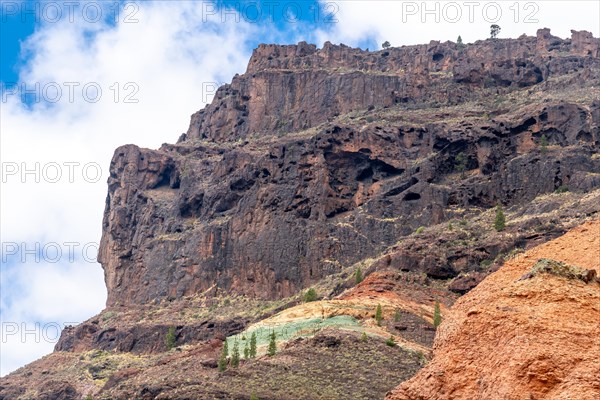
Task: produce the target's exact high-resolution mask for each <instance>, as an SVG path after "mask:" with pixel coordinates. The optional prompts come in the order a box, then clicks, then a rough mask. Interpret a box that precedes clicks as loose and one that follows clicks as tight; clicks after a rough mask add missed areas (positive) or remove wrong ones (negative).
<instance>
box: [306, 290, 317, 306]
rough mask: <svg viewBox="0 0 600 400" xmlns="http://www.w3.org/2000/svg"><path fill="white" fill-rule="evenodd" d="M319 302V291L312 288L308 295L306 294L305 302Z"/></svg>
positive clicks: (307, 292)
mask: <svg viewBox="0 0 600 400" xmlns="http://www.w3.org/2000/svg"><path fill="white" fill-rule="evenodd" d="M316 300H317V291H316V290H315V289H313V288H310V289H308V290H307V291H306V293H305V294H304V302H305V303H310V302H311V301H316Z"/></svg>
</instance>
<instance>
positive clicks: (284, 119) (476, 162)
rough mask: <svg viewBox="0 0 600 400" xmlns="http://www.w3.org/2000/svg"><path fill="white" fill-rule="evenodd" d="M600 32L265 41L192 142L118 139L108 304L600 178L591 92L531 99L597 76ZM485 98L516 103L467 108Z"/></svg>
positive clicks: (265, 282)
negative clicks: (398, 41)
mask: <svg viewBox="0 0 600 400" xmlns="http://www.w3.org/2000/svg"><path fill="white" fill-rule="evenodd" d="M599 43H600V41H599V40H597V39H593V38H590V37H589V36H588V35H585V34H582V33H578V32H575V33H574V36H573V39H572V40H562V39H559V38H555V37H553V36H551V35H550V34H549V31H545V30H541V31H540V32H539V33H538V37H537V38H535V37H522V38H519V39H516V40H489V41H485V42H478V43H476V44H474V45H469V46H467V47H466V48H464V49H458V48H456V46H455V45H454V44H451V43H444V44H440V43H435V42H432V43H431V44H430V45H423V46H411V47H405V48H398V49H389V50H386V51H384V52H375V53H369V52H363V51H361V50H357V49H351V48H348V47H345V46H333V45H330V44H326V45H325V47H324V48H323V49H321V50H317V49H316V48H315V47H314V46H310V45H307V44H299V45H297V46H261V47H259V48H258V49H257V50H256V51H255V53H254V55H253V57H252V59H251V60H250V64H249V67H248V71H247V73H246V74H244V75H242V76H236V77H235V78H234V80H233V82H232V84H231V85H225V86H224V87H222V88H221V89H220V90H219V92H218V93H217V95H216V97H215V99H214V101H213V103H212V104H211V105H209V106H208V107H206V108H205V109H204V110H202V111H200V112H199V113H197V114H195V115H194V116H193V117H192V122H191V125H190V129H189V131H188V133H187V135H185V136H184V137H183V138H182V139H181V140H180V143H178V144H176V145H163V147H162V148H161V149H160V150H146V149H140V148H138V147H136V146H132V145H129V146H124V147H121V148H119V149H117V151H116V152H115V155H114V158H113V160H112V163H111V169H110V170H111V174H110V178H109V182H108V185H109V192H108V197H107V203H106V211H105V216H104V222H103V236H102V241H101V246H100V247H101V248H100V254H99V260H100V262H101V263H102V265H103V267H104V270H105V276H106V283H107V286H108V304H109V305H118V304H121V305H126V304H142V303H146V302H151V301H154V300H155V299H157V298H164V297H170V298H180V297H182V296H185V295H191V294H194V293H199V292H205V291H207V290H213V291H215V292H217V293H219V291H221V292H224V291H226V292H228V293H238V294H247V295H250V296H255V297H262V298H279V297H284V296H289V295H291V294H293V293H295V292H296V291H298V290H299V289H302V288H304V287H307V286H309V285H310V284H311V283H312V282H316V281H318V280H319V279H321V278H323V277H324V276H327V275H330V274H333V273H336V272H338V271H339V270H340V268H341V267H342V266H348V265H351V264H352V263H354V262H357V261H359V260H362V259H365V258H368V257H374V256H376V255H378V254H379V253H380V252H381V251H382V250H384V249H385V248H387V247H388V246H390V245H393V244H394V243H396V242H397V241H398V240H399V239H400V238H402V237H403V236H405V235H407V234H410V233H412V232H414V231H415V230H416V229H417V228H418V227H419V226H428V225H431V224H436V223H441V222H443V221H445V220H446V219H448V218H450V217H455V216H457V215H458V216H459V215H461V211H460V210H461V209H465V208H479V209H481V210H485V209H488V208H490V207H493V206H495V205H496V204H497V203H503V204H505V205H507V206H511V205H515V204H524V203H526V202H528V201H530V200H532V199H534V198H535V197H536V196H538V195H540V194H544V193H551V192H553V191H555V190H557V189H559V188H561V187H568V188H569V190H571V191H589V190H592V189H594V188H597V187H599V185H600V179H598V174H597V172H598V171H600V159H599V158H598V157H597V155H596V151H597V146H598V145H600V133H599V128H598V124H599V120H600V103H599V102H598V101H597V98H598V96H597V93H596V95H594V94H593V93H592V94H591V95H590V96H589V97H590V99H589V100H588V99H587V98H577V99H571V98H569V100H564V99H562V97H564V96H558V97H547V98H546V99H544V100H543V101H542V100H534V97H535V96H538V97H536V99H538V98H539V99H541V97H540V93H541V92H542V91H548V92H551V91H554V92H557V93H559V92H560V91H561V90H564V89H563V86H564V85H570V86H569V87H570V88H571V90H588V89H589V88H588V87H585V88H583V89H582V85H583V83H582V82H598V84H600V73H599V72H598V71H599V69H598V68H599V66H600V62H599V59H598V51H597V48H598V46H599ZM584 78H585V79H587V80H584ZM565 82H566V83H565ZM595 87H596V88H597V87H598V85H596V86H595ZM523 88H526V89H523ZM592 89H593V87H592ZM592 89H590V90H592ZM593 90H596V91H597V89H593ZM521 95H522V96H525V97H527V96H531V97H532V100H531V101H524V100H519V97H518V96H521ZM490 96H508V97H507V98H510V96H517V97H512V98H511V99H517V100H518V101H520V102H521V105H520V106H518V107H510V101H509V102H508V104H509V107H501V106H497V107H495V108H494V110H480V111H477V107H472V106H468V104H472V102H473V101H474V100H477V99H479V100H481V101H485V100H486V98H487V97H490ZM594 99H595V100H594ZM511 101H513V100H511ZM515 101H516V100H515ZM463 104H464V105H463ZM440 105H444V107H446V108H440ZM353 110H362V111H353ZM488 113H489V114H488ZM301 130H304V131H301ZM292 131H301V132H296V133H293V134H283V133H285V132H292ZM542 136H544V137H545V138H546V139H547V141H548V144H549V147H548V149H546V148H543V149H541V148H540V142H541V140H542V139H541V138H542ZM461 158H462V159H463V160H464V173H463V176H462V177H461V176H459V175H460V174H458V173H457V171H458V170H459V169H460V168H458V167H457V166H458V164H460V163H459V161H458V160H460V159H461ZM422 267H423V268H422V269H423V270H427V268H430V269H431V268H432V267H431V266H429V265H425V264H424V265H423V266H422ZM429 272H430V276H432V277H435V278H440V279H446V278H449V277H453V276H456V271H455V270H454V269H453V267H452V266H449V267H448V268H445V269H444V268H441V269H436V271H429Z"/></svg>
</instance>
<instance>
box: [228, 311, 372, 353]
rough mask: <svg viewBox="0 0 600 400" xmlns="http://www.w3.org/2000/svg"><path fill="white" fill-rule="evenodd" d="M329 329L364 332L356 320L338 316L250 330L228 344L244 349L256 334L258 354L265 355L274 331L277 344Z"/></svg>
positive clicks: (230, 340)
mask: <svg viewBox="0 0 600 400" xmlns="http://www.w3.org/2000/svg"><path fill="white" fill-rule="evenodd" d="M328 327H336V328H339V329H346V330H353V331H362V327H361V325H360V323H359V322H358V321H357V320H356V318H354V317H351V316H348V315H337V316H335V317H331V318H325V319H322V318H312V319H300V320H296V321H292V322H288V323H285V324H279V325H272V326H261V327H257V328H254V329H252V328H250V329H248V330H246V331H244V332H242V333H240V334H238V335H234V336H229V337H228V338H227V342H228V344H229V346H233V344H234V342H235V341H236V340H238V342H239V343H240V347H241V348H243V347H244V344H245V342H246V341H247V342H248V343H250V337H251V335H252V333H255V334H256V346H257V348H258V353H259V354H264V353H265V352H266V348H267V346H268V345H269V339H270V335H271V333H272V332H273V331H274V332H275V336H276V338H277V342H287V341H289V340H292V339H296V338H299V337H304V338H308V337H312V336H314V335H315V334H317V333H318V332H319V331H320V330H322V329H324V328H328Z"/></svg>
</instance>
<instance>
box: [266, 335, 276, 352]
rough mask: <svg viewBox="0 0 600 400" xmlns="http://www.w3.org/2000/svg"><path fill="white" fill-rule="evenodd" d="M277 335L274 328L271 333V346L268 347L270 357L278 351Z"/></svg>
mask: <svg viewBox="0 0 600 400" xmlns="http://www.w3.org/2000/svg"><path fill="white" fill-rule="evenodd" d="M276 339H277V336H276V335H275V331H274V330H273V331H272V332H271V334H270V335H269V347H268V348H267V355H268V356H269V357H273V356H274V355H275V354H276V353H277V342H276Z"/></svg>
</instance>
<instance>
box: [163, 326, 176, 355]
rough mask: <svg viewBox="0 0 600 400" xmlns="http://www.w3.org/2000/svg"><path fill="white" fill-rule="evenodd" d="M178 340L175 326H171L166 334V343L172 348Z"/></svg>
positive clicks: (168, 347)
mask: <svg viewBox="0 0 600 400" xmlns="http://www.w3.org/2000/svg"><path fill="white" fill-rule="evenodd" d="M176 340H177V337H176V336H175V327H174V326H171V327H169V331H168V332H167V336H165V345H166V346H167V349H169V350H171V349H172V348H174V347H175V342H176Z"/></svg>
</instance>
